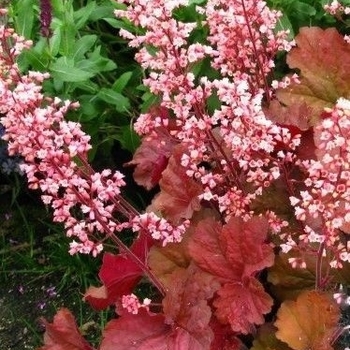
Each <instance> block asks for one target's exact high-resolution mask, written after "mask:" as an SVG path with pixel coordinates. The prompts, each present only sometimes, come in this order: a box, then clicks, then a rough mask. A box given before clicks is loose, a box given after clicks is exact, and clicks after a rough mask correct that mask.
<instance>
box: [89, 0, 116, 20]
mask: <svg viewBox="0 0 350 350" xmlns="http://www.w3.org/2000/svg"><path fill="white" fill-rule="evenodd" d="M113 10H114V6H113V5H112V4H111V3H108V2H106V3H105V4H104V5H100V6H98V7H97V8H95V10H94V11H93V12H92V13H91V14H90V17H89V20H90V21H91V22H95V21H98V20H99V19H102V18H104V17H110V18H114V14H113Z"/></svg>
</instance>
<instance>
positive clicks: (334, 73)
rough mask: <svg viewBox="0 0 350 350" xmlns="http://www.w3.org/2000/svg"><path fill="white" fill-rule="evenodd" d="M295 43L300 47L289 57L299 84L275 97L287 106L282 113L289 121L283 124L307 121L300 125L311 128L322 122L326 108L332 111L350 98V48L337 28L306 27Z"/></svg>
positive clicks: (300, 32) (279, 92) (291, 52)
mask: <svg viewBox="0 0 350 350" xmlns="http://www.w3.org/2000/svg"><path fill="white" fill-rule="evenodd" d="M295 41H296V44H297V46H296V47H295V48H293V49H292V50H291V51H290V52H289V53H288V55H287V63H288V65H289V67H290V68H297V69H299V70H300V72H301V73H300V84H296V83H292V84H291V85H289V86H288V87H287V88H286V89H279V90H278V91H277V92H276V95H277V99H278V100H279V101H280V102H281V104H282V105H285V106H287V109H286V110H285V111H284V113H283V112H282V114H284V115H285V116H286V119H287V120H286V121H285V123H284V124H293V125H296V124H295V122H294V120H296V119H297V120H299V121H301V119H304V122H302V123H300V125H301V124H304V125H305V121H306V124H307V126H308V127H310V126H314V125H316V124H317V123H318V122H319V120H320V116H321V113H322V112H323V109H324V108H325V107H332V106H333V105H334V103H335V102H336V101H337V99H338V98H339V97H343V96H348V92H349V89H350V59H349V57H350V55H349V54H350V47H349V45H348V44H347V43H346V41H345V40H344V38H343V36H342V35H340V34H339V33H338V31H337V30H336V29H335V28H327V29H325V30H323V29H321V28H318V27H311V28H307V27H304V28H301V29H300V31H299V34H298V35H297V36H296V38H295ZM281 109H282V110H283V108H281ZM298 110H299V111H298ZM295 112H296V113H295ZM276 114H277V115H278V114H279V113H276ZM301 117H302V118H301ZM297 126H299V125H297ZM300 128H301V129H304V130H305V127H300ZM306 128H307V127H306Z"/></svg>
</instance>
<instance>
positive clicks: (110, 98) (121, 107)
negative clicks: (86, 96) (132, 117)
mask: <svg viewBox="0 0 350 350" xmlns="http://www.w3.org/2000/svg"><path fill="white" fill-rule="evenodd" d="M97 97H99V98H100V99H101V100H103V101H105V102H107V103H110V104H113V105H115V107H116V109H117V111H119V112H125V111H126V110H128V109H129V108H130V102H129V99H128V98H127V97H125V96H123V95H122V94H120V93H119V92H115V91H114V90H112V89H107V88H102V89H101V90H100V92H99V93H98V94H97Z"/></svg>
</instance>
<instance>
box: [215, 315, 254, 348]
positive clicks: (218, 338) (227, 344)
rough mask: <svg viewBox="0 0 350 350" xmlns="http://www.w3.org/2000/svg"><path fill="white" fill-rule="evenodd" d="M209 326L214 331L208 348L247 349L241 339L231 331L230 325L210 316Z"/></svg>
mask: <svg viewBox="0 0 350 350" xmlns="http://www.w3.org/2000/svg"><path fill="white" fill-rule="evenodd" d="M210 328H211V329H212V331H213V333H214V340H213V341H212V343H211V347H210V350H218V349H220V350H248V348H247V347H246V346H245V345H244V344H243V343H242V341H241V340H240V339H239V338H237V337H236V336H235V335H234V334H233V333H232V329H231V327H230V326H228V325H223V324H222V323H220V322H219V321H218V320H217V319H216V318H212V319H211V321H210Z"/></svg>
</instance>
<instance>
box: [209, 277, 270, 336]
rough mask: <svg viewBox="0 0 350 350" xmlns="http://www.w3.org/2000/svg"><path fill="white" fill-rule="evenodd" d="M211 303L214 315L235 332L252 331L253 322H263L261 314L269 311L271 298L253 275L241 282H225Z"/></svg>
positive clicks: (245, 332)
mask: <svg viewBox="0 0 350 350" xmlns="http://www.w3.org/2000/svg"><path fill="white" fill-rule="evenodd" d="M217 294H218V297H217V298H216V299H215V300H214V303H213V305H214V306H215V307H216V313H215V315H216V316H217V318H218V319H219V320H220V321H221V322H222V323H224V324H226V323H228V324H230V325H231V328H232V330H233V331H235V332H237V333H243V334H248V333H252V331H253V327H252V326H253V325H254V324H258V325H259V324H263V323H264V321H265V320H264V317H263V315H264V314H266V313H268V312H270V310H271V307H272V305H273V300H272V298H271V297H270V295H269V294H267V293H266V292H265V290H264V287H263V286H262V284H261V283H260V282H259V281H258V280H257V279H255V278H253V277H248V278H245V279H244V282H243V283H238V282H236V283H234V282H232V283H226V284H225V285H224V286H223V287H221V289H220V290H219V291H218V292H217Z"/></svg>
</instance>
